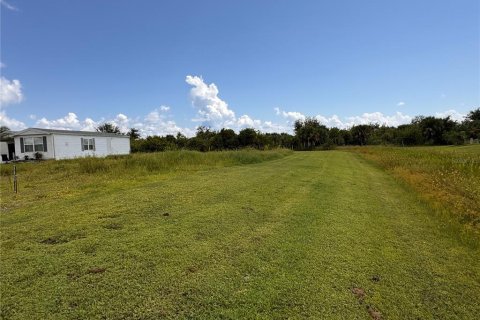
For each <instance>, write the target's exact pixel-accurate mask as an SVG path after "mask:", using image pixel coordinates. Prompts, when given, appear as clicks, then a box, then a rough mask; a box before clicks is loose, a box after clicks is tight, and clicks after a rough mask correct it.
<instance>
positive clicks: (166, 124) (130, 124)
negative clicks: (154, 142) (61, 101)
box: [35, 106, 195, 137]
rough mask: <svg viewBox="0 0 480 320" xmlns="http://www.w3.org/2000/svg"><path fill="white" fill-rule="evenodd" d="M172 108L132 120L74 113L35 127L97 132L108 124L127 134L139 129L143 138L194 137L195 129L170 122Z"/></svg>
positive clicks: (125, 117) (42, 122) (157, 110)
mask: <svg viewBox="0 0 480 320" xmlns="http://www.w3.org/2000/svg"><path fill="white" fill-rule="evenodd" d="M169 110H170V107H168V106H161V107H159V108H157V109H154V110H152V111H151V112H150V113H148V114H147V115H146V116H144V117H137V118H130V117H128V116H127V115H125V114H123V113H119V114H117V115H116V116H115V117H113V118H101V119H98V120H93V119H92V118H85V119H84V120H81V119H79V118H78V116H77V114H75V113H74V112H69V113H68V114H67V115H65V116H64V117H61V118H58V119H52V120H49V119H47V118H45V117H44V118H41V119H39V120H37V121H36V123H35V126H36V127H39V128H48V129H60V130H80V131H95V128H96V127H98V126H99V125H100V124H102V123H105V122H108V123H111V124H113V125H115V126H117V127H118V128H119V129H120V131H122V132H124V133H126V132H128V131H129V130H130V128H137V129H138V130H139V132H140V134H141V135H142V136H144V137H145V136H149V135H150V136H153V135H160V136H164V135H167V134H173V135H175V134H177V133H178V132H181V133H183V134H185V135H186V136H193V135H194V134H195V130H194V129H190V128H182V127H179V126H178V125H177V124H176V123H175V121H173V120H169V119H168V116H167V114H166V113H167V112H169Z"/></svg>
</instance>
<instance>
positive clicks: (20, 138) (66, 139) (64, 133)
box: [13, 128, 130, 160]
mask: <svg viewBox="0 0 480 320" xmlns="http://www.w3.org/2000/svg"><path fill="white" fill-rule="evenodd" d="M13 138H14V141H15V155H16V156H17V157H18V159H20V160H23V159H25V156H27V157H28V158H30V159H33V158H35V153H37V152H39V153H41V154H42V159H57V160H59V159H71V158H78V157H86V156H95V157H105V156H108V155H113V154H129V153H130V137H129V136H126V135H121V134H115V133H104V132H91V131H70V130H53V129H39V128H29V129H25V130H22V131H18V132H15V134H14V135H13Z"/></svg>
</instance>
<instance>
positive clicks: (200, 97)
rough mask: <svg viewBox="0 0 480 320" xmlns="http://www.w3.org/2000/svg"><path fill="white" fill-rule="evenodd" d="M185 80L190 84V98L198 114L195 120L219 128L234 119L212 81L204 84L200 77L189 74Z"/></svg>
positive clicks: (233, 114) (232, 113)
mask: <svg viewBox="0 0 480 320" xmlns="http://www.w3.org/2000/svg"><path fill="white" fill-rule="evenodd" d="M185 81H186V82H187V83H188V84H189V85H191V86H192V88H191V89H190V98H191V99H192V105H193V106H194V107H195V108H197V112H198V115H199V118H198V119H195V121H202V122H203V123H204V124H205V125H208V126H211V127H213V128H221V127H222V126H224V124H225V123H226V122H231V121H235V113H234V112H233V111H232V110H230V109H229V108H228V104H227V103H226V102H225V101H223V100H222V99H220V97H219V96H218V88H217V86H216V85H215V84H214V83H211V84H206V83H205V82H204V81H203V79H202V78H201V77H197V76H190V75H188V76H187V77H186V78H185Z"/></svg>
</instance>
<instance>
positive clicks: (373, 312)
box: [367, 306, 383, 320]
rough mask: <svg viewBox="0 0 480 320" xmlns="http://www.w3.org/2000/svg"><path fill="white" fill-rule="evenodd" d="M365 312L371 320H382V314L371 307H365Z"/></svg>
mask: <svg viewBox="0 0 480 320" xmlns="http://www.w3.org/2000/svg"><path fill="white" fill-rule="evenodd" d="M367 311H368V314H369V315H370V317H371V318H372V319H373V320H382V319H383V318H382V314H381V313H380V311H378V310H377V309H375V308H374V307H372V306H367Z"/></svg>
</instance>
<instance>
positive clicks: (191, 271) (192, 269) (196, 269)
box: [187, 266, 198, 273]
mask: <svg viewBox="0 0 480 320" xmlns="http://www.w3.org/2000/svg"><path fill="white" fill-rule="evenodd" d="M197 271H198V267H197V266H189V267H188V268H187V273H195V272H197Z"/></svg>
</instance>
